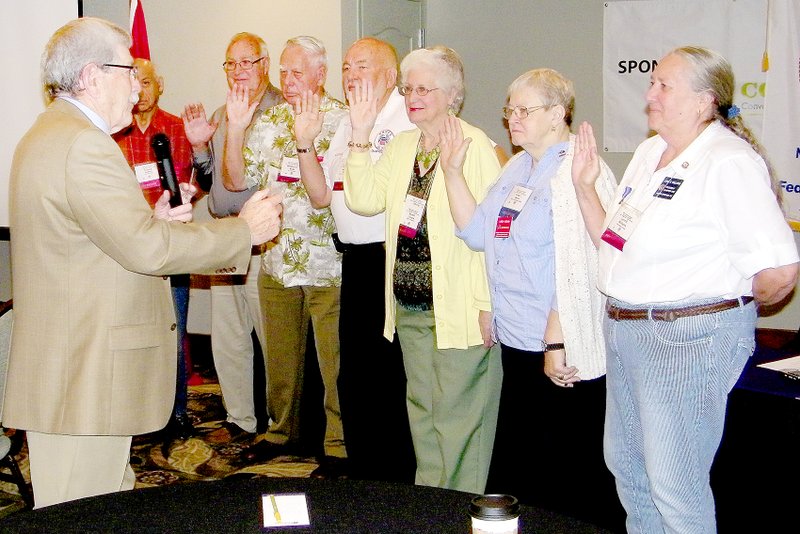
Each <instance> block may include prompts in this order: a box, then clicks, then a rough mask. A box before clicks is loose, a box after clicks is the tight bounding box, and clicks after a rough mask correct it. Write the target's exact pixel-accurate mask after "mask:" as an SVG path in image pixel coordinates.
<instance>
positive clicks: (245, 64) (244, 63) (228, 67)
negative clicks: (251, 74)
mask: <svg viewBox="0 0 800 534" xmlns="http://www.w3.org/2000/svg"><path fill="white" fill-rule="evenodd" d="M263 59H264V58H263V57H260V58H258V59H243V60H241V61H234V60H232V59H229V60H227V61H226V62H225V63H223V64H222V68H223V69H225V71H226V72H233V71H235V70H236V65H239V66H240V67H241V68H242V70H250V69H252V68H253V65H255V64H256V63H258V62H259V61H261V60H263Z"/></svg>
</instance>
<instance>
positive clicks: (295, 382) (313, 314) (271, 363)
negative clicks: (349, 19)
mask: <svg viewBox="0 0 800 534" xmlns="http://www.w3.org/2000/svg"><path fill="white" fill-rule="evenodd" d="M326 75H327V54H326V51H325V47H324V45H323V44H322V43H321V42H320V41H319V40H317V39H315V38H313V37H307V36H300V37H295V38H293V39H289V40H288V41H287V42H286V46H285V47H284V49H283V53H282V54H281V58H280V78H281V91H282V93H283V97H284V98H285V99H286V102H285V103H283V104H278V105H276V106H274V107H272V108H270V109H268V110H266V111H265V112H264V113H263V114H262V115H261V116H260V117H259V118H258V119H257V120H256V121H255V123H254V124H253V126H252V130H251V131H250V134H249V136H248V137H247V139H246V144H245V135H244V129H245V127H246V126H247V124H246V122H245V121H244V120H242V121H238V120H237V117H236V115H237V111H238V112H239V113H240V114H241V117H243V118H244V117H246V114H247V111H248V110H249V107H250V104H249V102H248V99H247V95H246V94H245V93H244V92H242V93H241V94H239V95H238V97H239V98H238V101H239V106H238V108H239V109H238V110H236V109H230V107H234V106H235V104H236V102H235V101H236V100H237V98H236V97H237V95H234V98H233V100H234V102H233V105H232V106H231V105H229V106H230V107H229V111H228V138H227V140H226V150H225V162H224V167H223V175H224V183H225V186H226V187H227V188H228V189H231V190H242V189H247V188H250V187H252V186H253V185H256V184H259V185H260V187H261V188H262V189H267V190H269V191H272V192H274V193H277V192H279V191H280V192H283V193H284V215H283V225H282V228H281V233H280V235H279V236H278V238H277V239H276V241H274V242H271V243H268V244H267V245H266V246H265V248H264V253H263V256H262V263H261V273H260V276H259V294H260V297H261V306H262V309H263V312H264V331H265V334H266V345H267V375H268V383H267V390H268V393H267V398H268V409H269V413H270V416H271V417H272V424H271V425H270V427H269V430H268V431H267V432H266V433H265V434H262V435H260V436H259V437H258V438H257V441H256V443H255V444H253V445H252V446H251V447H248V448H247V449H245V450H244V452H243V453H242V456H243V459H245V460H247V461H266V460H269V459H271V458H274V457H276V456H279V455H283V454H287V453H290V452H291V451H292V446H293V445H296V444H297V441H298V439H299V437H300V436H299V430H300V398H301V395H302V390H303V369H304V365H305V363H304V357H305V350H306V337H307V332H308V323H309V319H310V320H311V321H312V324H313V330H314V340H315V344H316V349H317V358H318V361H319V368H320V372H321V375H322V382H323V385H324V388H325V393H324V408H325V419H326V426H325V440H324V453H325V456H324V458H323V459H322V461H321V462H320V465H321V467H323V466H324V469H323V470H324V471H327V472H330V469H329V465H331V464H336V465H338V466H340V467H341V469H340V470H339V472H341V473H343V472H344V469H343V466H344V458H345V457H346V452H345V447H344V438H343V433H342V422H341V416H340V413H339V397H338V392H337V388H336V381H337V378H338V374H339V335H338V327H339V286H340V284H341V269H342V264H341V255H340V254H339V253H338V252H337V251H336V248H335V247H334V244H333V240H332V238H331V235H332V234H333V233H334V232H335V230H336V228H335V225H334V222H333V216H332V215H331V211H330V208H327V207H326V208H322V209H315V208H314V207H313V206H312V205H311V202H310V200H309V198H308V194H307V193H306V190H305V188H304V187H303V183H302V181H301V180H300V167H299V160H298V153H300V154H307V153H308V152H309V151H314V152H316V154H317V157H318V158H320V159H324V157H325V153H326V152H327V150H328V146H329V144H330V139H331V137H333V134H334V133H335V132H336V129H337V127H338V126H339V122H340V121H341V120H342V119H343V118H344V117H345V116H346V115H347V111H346V109H345V106H344V104H342V103H341V102H339V101H337V100H334V99H333V98H331V97H330V96H329V95H328V94H327V93H326V92H325V87H324V86H325V78H326ZM307 92H311V93H313V94H316V95H319V97H320V109H321V110H322V111H323V112H324V113H325V116H324V119H323V126H322V130H321V132H320V134H319V135H318V136H317V137H316V139H315V141H314V143H313V146H297V142H296V140H295V138H294V133H293V132H294V118H295V106H299V102H300V99H301V98H302V97H303V95H306V94H307ZM242 146H243V147H244V150H243V151H242V150H241V149H240V148H239V147H242ZM242 154H243V157H242ZM312 475H313V474H312Z"/></svg>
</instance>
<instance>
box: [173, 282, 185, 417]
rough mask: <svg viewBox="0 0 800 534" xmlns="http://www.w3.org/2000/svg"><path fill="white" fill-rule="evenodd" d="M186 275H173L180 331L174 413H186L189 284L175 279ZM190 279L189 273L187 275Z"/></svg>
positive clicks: (176, 318)
mask: <svg viewBox="0 0 800 534" xmlns="http://www.w3.org/2000/svg"><path fill="white" fill-rule="evenodd" d="M183 276H184V275H179V276H178V277H172V278H173V281H172V284H173V285H172V301H173V304H174V305H175V324H176V325H177V333H178V375H177V378H176V381H175V406H174V407H173V409H172V415H173V416H176V415H186V402H187V396H188V393H187V389H188V380H189V377H188V372H187V369H186V351H187V350H188V335H187V333H186V318H187V316H188V315H189V285H188V283H187V284H186V285H183V284H182V282H183V281H175V278H178V279H180V278H181V277H183ZM185 276H186V278H187V281H188V277H189V275H185Z"/></svg>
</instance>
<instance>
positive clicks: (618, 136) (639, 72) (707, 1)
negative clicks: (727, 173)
mask: <svg viewBox="0 0 800 534" xmlns="http://www.w3.org/2000/svg"><path fill="white" fill-rule="evenodd" d="M766 12H767V2H766V0H703V1H702V2H698V1H696V0H642V1H620V2H606V4H605V11H604V20H603V95H604V98H603V102H604V107H603V133H604V139H603V145H604V149H605V151H606V152H633V150H634V149H635V148H636V147H637V146H638V145H639V143H641V142H642V141H643V140H644V139H645V138H646V137H647V135H648V128H647V115H646V114H645V109H646V102H645V92H646V91H647V88H648V87H649V84H650V75H651V73H652V70H653V68H654V67H655V65H656V63H657V61H658V60H659V59H660V58H662V57H663V56H664V54H666V53H667V52H669V51H670V50H672V49H673V48H676V47H679V46H686V45H696V46H704V47H707V48H711V49H713V50H716V51H717V52H719V53H721V54H722V55H723V56H725V57H726V58H727V59H728V61H730V62H731V65H732V66H733V70H734V74H735V77H736V92H735V94H734V103H735V104H736V105H737V106H739V107H740V108H741V110H742V117H744V119H745V121H746V122H747V124H748V126H749V127H750V128H751V129H752V130H753V133H755V134H756V135H759V134H760V132H761V124H762V116H763V109H764V91H765V85H764V82H765V74H764V73H763V72H761V58H762V56H763V52H764V50H765V47H766ZM795 102H797V101H795Z"/></svg>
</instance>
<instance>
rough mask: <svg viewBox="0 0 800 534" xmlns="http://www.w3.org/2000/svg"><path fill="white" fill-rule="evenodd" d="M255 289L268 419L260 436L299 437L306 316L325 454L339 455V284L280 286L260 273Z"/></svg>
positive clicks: (341, 454) (286, 439) (292, 440)
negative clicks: (261, 326) (317, 375)
mask: <svg viewBox="0 0 800 534" xmlns="http://www.w3.org/2000/svg"><path fill="white" fill-rule="evenodd" d="M259 292H260V296H261V306H262V311H263V313H264V333H265V334H266V345H267V379H268V380H267V399H268V404H267V407H268V409H269V414H270V417H271V419H272V423H271V424H270V427H269V430H268V431H267V433H266V434H265V435H264V436H263V437H264V439H266V440H267V441H269V442H271V443H276V444H278V445H285V444H287V443H296V442H297V441H298V440H299V438H300V398H301V396H302V394H303V378H304V376H303V370H304V367H305V354H306V338H307V336H308V322H309V318H310V320H311V324H312V326H313V328H314V345H315V347H316V350H317V361H318V362H319V370H320V374H321V375H322V384H323V386H324V388H325V393H324V396H323V404H324V409H325V441H324V449H325V455H327V456H338V457H345V456H347V453H346V451H345V447H344V433H343V431H342V417H341V413H340V410H339V393H338V390H337V386H336V382H337V379H338V377H339V288H338V287H316V286H295V287H284V286H282V285H281V284H280V283H278V282H276V281H275V280H274V279H272V278H271V277H269V276H267V275H265V274H264V273H263V272H262V273H261V274H260V275H259Z"/></svg>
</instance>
